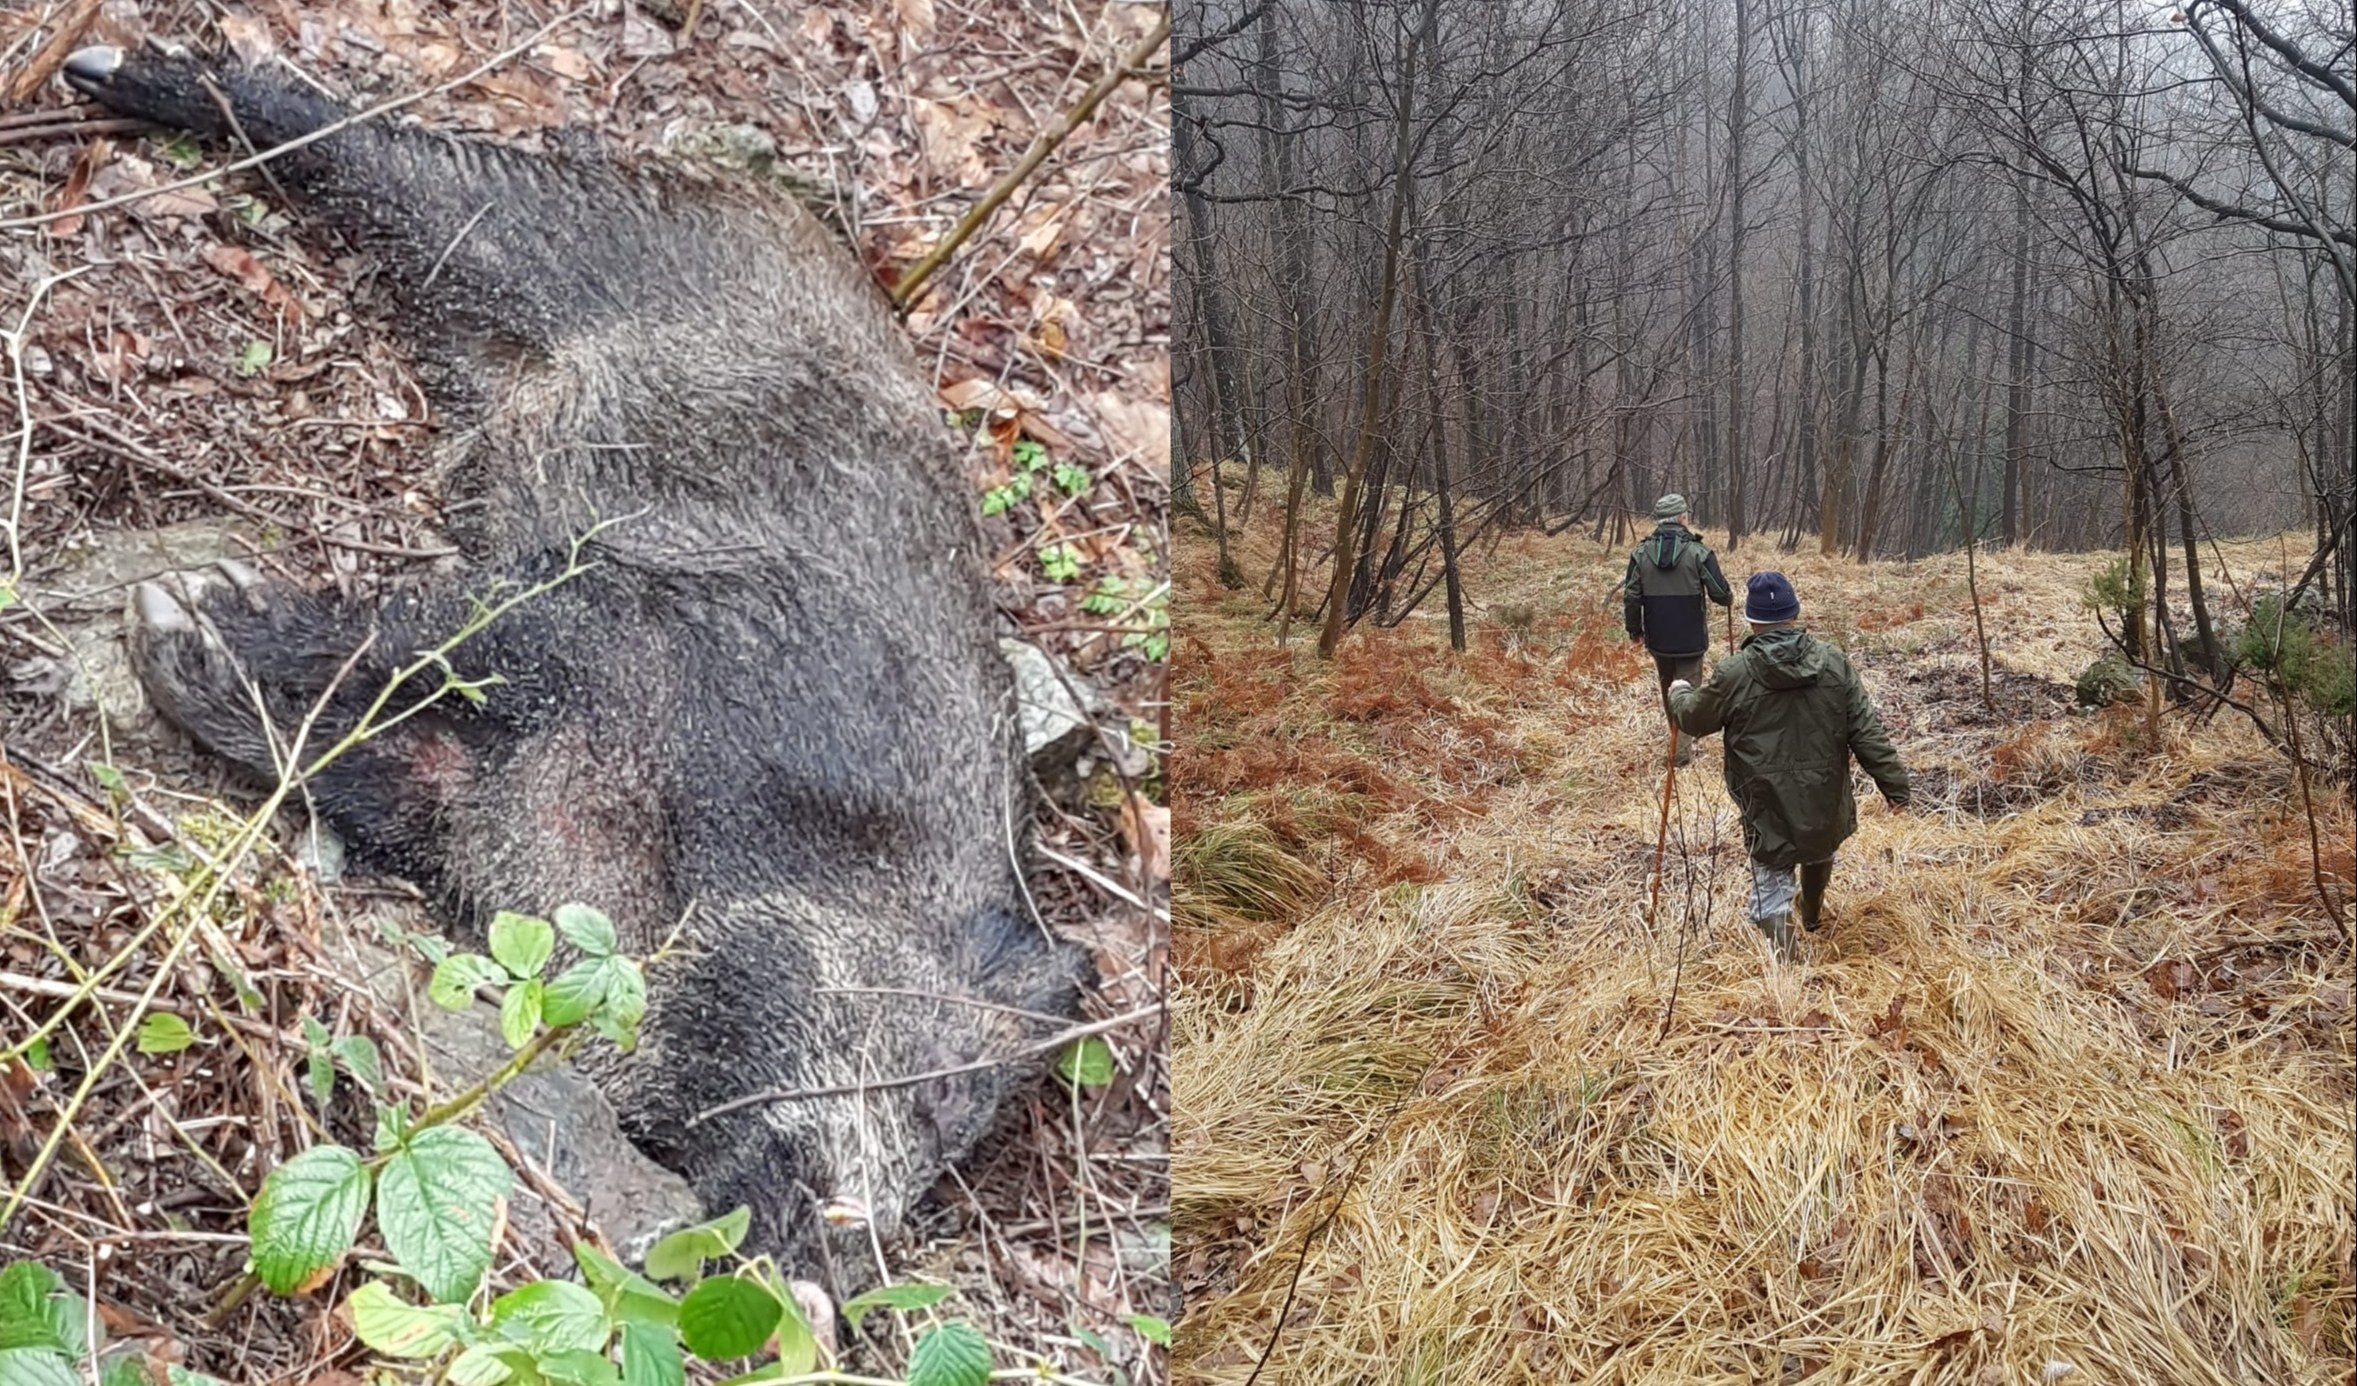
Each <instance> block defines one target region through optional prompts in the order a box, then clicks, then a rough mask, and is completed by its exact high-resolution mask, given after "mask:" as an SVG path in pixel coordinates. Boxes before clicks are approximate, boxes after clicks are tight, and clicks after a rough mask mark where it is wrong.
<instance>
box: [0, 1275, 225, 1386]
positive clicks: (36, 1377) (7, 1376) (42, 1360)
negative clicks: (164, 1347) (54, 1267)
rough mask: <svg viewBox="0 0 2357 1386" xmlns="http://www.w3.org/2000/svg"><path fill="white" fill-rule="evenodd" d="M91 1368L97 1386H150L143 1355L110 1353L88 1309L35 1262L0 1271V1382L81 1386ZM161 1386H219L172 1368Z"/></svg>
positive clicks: (126, 1350) (130, 1351)
mask: <svg viewBox="0 0 2357 1386" xmlns="http://www.w3.org/2000/svg"><path fill="white" fill-rule="evenodd" d="M90 1362H95V1363H96V1364H97V1366H98V1381H99V1386H151V1383H152V1382H153V1381H154V1379H155V1378H154V1377H153V1375H151V1374H150V1372H149V1370H148V1364H147V1359H146V1356H145V1354H143V1353H141V1352H140V1351H139V1350H138V1349H137V1348H135V1347H128V1346H126V1347H124V1348H121V1349H114V1350H110V1349H109V1347H108V1345H107V1341H106V1329H105V1326H104V1325H103V1324H101V1323H100V1322H99V1319H98V1316H97V1315H95V1314H93V1313H91V1312H90V1305H89V1303H88V1302H87V1301H86V1300H84V1299H83V1298H82V1297H81V1296H80V1295H77V1294H74V1293H73V1292H72V1291H70V1290H68V1289H66V1288H65V1286H64V1284H63V1283H62V1282H60V1281H59V1280H58V1278H57V1276H56V1274H55V1273H54V1272H52V1271H51V1270H50V1269H49V1268H48V1267H47V1266H44V1265H42V1264H40V1263H39V1262H37V1261H19V1262H16V1263H14V1264H12V1265H10V1266H8V1267H6V1268H5V1269H0V1382H5V1383H7V1386H83V1377H82V1370H81V1369H82V1366H83V1364H85V1363H90ZM165 1376H166V1381H167V1386H222V1383H221V1382H219V1381H217V1380H215V1379H214V1378H212V1377H209V1376H204V1375H201V1374H199V1373H196V1372H192V1371H189V1370H187V1369H186V1368H184V1367H180V1366H177V1365H173V1366H168V1367H166V1368H165Z"/></svg>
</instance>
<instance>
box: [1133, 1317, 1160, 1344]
mask: <svg viewBox="0 0 2357 1386" xmlns="http://www.w3.org/2000/svg"><path fill="white" fill-rule="evenodd" d="M1129 1326H1130V1327H1132V1328H1134V1329H1136V1330H1137V1331H1138V1336H1139V1337H1141V1338H1143V1339H1145V1340H1146V1341H1147V1342H1149V1343H1155V1344H1158V1345H1160V1346H1162V1347H1169V1346H1170V1321H1169V1320H1168V1319H1158V1318H1155V1317H1154V1316H1153V1315H1152V1314H1132V1315H1130V1316H1129Z"/></svg>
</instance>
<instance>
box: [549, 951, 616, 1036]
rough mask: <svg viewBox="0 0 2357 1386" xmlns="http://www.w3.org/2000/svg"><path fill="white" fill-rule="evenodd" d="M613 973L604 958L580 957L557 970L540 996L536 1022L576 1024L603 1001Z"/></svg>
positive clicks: (559, 1026) (558, 1025)
mask: <svg viewBox="0 0 2357 1386" xmlns="http://www.w3.org/2000/svg"><path fill="white" fill-rule="evenodd" d="M612 982H613V973H612V972H611V971H610V970H609V969H608V968H607V967H606V960H605V959H604V958H583V959H582V960H581V961H579V962H577V963H575V964H573V965H572V966H571V967H568V968H566V969H565V970H564V971H562V972H560V973H558V974H557V977H556V980H555V981H553V982H550V983H549V984H548V986H547V987H546V989H544V990H543V991H542V993H541V997H540V1022H541V1024H543V1025H546V1026H548V1028H550V1029H552V1030H562V1029H564V1028H565V1027H566V1026H568V1025H579V1024H580V1023H581V1022H582V1021H584V1020H587V1019H589V1018H590V1017H591V1016H592V1015H595V1014H596V1013H597V1011H598V1008H599V1007H601V1006H603V1005H604V1004H605V1001H606V988H607V987H608V986H610V985H611V984H612Z"/></svg>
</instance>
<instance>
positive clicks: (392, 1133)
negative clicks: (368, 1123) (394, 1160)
mask: <svg viewBox="0 0 2357 1386" xmlns="http://www.w3.org/2000/svg"><path fill="white" fill-rule="evenodd" d="M408 1139H409V1109H408V1108H407V1107H396V1106H393V1105H391V1104H389V1103H384V1102H379V1103H378V1104H376V1148H377V1150H378V1152H379V1153H382V1152H384V1151H387V1150H391V1149H393V1148H394V1147H395V1146H398V1145H399V1144H401V1143H402V1142H403V1141H405V1140H408Z"/></svg>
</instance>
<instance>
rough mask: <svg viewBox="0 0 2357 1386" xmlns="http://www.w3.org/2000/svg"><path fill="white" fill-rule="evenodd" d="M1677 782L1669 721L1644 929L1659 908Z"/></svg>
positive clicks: (1675, 727)
mask: <svg viewBox="0 0 2357 1386" xmlns="http://www.w3.org/2000/svg"><path fill="white" fill-rule="evenodd" d="M1677 782H1678V724H1677V722H1676V720H1675V719H1672V721H1671V722H1670V769H1669V773H1668V774H1666V775H1664V776H1662V779H1661V831H1660V832H1658V833H1656V834H1654V837H1653V898H1652V899H1651V900H1650V901H1648V902H1647V903H1646V906H1645V931H1646V932H1647V933H1651V932H1652V931H1653V918H1654V912H1655V911H1657V910H1659V909H1660V908H1661V858H1662V853H1663V852H1664V851H1666V850H1667V849H1668V847H1669V841H1670V786H1671V785H1673V784H1676V783H1677Z"/></svg>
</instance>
